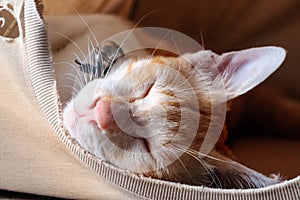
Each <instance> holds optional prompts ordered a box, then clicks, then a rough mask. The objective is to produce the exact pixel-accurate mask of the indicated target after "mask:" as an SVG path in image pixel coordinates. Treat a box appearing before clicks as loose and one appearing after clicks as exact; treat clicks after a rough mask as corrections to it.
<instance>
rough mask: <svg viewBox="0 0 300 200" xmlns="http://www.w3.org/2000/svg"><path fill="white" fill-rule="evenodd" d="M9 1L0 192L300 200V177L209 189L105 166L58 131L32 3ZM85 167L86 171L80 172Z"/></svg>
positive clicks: (1, 42)
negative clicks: (13, 27) (14, 31)
mask: <svg viewBox="0 0 300 200" xmlns="http://www.w3.org/2000/svg"><path fill="white" fill-rule="evenodd" d="M6 2H10V3H11V5H13V7H14V13H15V16H16V18H17V22H18V25H19V30H20V37H18V38H16V39H14V40H11V39H7V38H3V37H1V39H0V47H1V49H0V59H1V63H0V69H1V73H0V80H1V84H0V101H1V104H0V113H1V115H0V127H1V131H0V141H1V146H0V177H1V179H0V188H1V189H6V190H12V191H19V192H28V193H35V194H42V195H50V196H57V197H66V198H76V199H143V198H151V199H255V200H256V199H266V197H268V198H270V199H295V200H297V199H300V177H298V178H295V179H294V180H291V181H287V182H284V183H282V184H278V185H276V186H273V187H269V188H264V189H255V190H214V189H209V188H204V187H191V186H187V185H181V184H176V183H168V182H163V181H159V180H152V179H149V178H144V177H138V176H136V175H133V174H130V173H126V172H123V171H120V170H117V169H114V168H113V167H111V166H108V165H106V164H104V163H102V162H101V161H99V160H97V159H96V158H94V157H93V156H92V155H90V154H88V153H87V152H85V151H84V150H83V149H81V148H80V147H79V146H78V145H77V144H75V143H74V142H73V141H72V140H71V139H69V138H68V136H67V135H66V133H65V132H64V129H63V127H62V126H61V120H60V103H59V100H58V97H57V92H56V83H55V81H54V76H53V68H52V62H51V59H50V58H51V57H50V56H49V51H48V50H49V49H48V40H47V37H46V30H45V27H44V23H43V21H42V20H41V19H40V17H39V15H38V12H37V10H36V6H35V2H34V1H33V0H24V2H25V3H24V20H23V19H19V18H20V16H23V15H21V14H20V13H21V12H22V10H23V9H22V4H23V1H13V0H0V4H1V5H3V4H6ZM86 166H88V167H89V168H88V167H86Z"/></svg>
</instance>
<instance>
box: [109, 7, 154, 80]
mask: <svg viewBox="0 0 300 200" xmlns="http://www.w3.org/2000/svg"><path fill="white" fill-rule="evenodd" d="M157 10H158V9H156V10H153V11H151V12H149V13H148V14H146V15H144V16H143V17H142V18H141V19H140V20H139V21H138V22H137V23H136V24H135V25H134V26H133V28H132V29H131V30H130V31H129V33H128V34H127V35H126V36H125V38H124V39H123V40H122V42H121V44H119V48H118V49H117V50H116V51H115V52H119V51H120V49H122V47H123V45H124V43H125V42H126V41H127V39H128V38H129V36H130V35H131V34H132V33H133V31H134V30H135V29H136V28H137V27H138V25H139V24H140V23H141V22H142V21H143V20H144V19H145V18H146V17H148V16H150V15H152V14H153V13H154V12H157ZM116 57H117V53H115V54H114V57H113V59H112V61H111V63H110V65H109V66H108V70H107V73H106V75H105V77H106V76H107V74H109V72H110V70H111V68H112V65H113V63H114V62H113V61H114V60H115V59H116Z"/></svg>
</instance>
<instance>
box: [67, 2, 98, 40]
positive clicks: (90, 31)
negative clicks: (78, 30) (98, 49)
mask: <svg viewBox="0 0 300 200" xmlns="http://www.w3.org/2000/svg"><path fill="white" fill-rule="evenodd" d="M65 1H66V2H67V3H68V4H69V6H70V7H71V8H72V9H73V11H74V12H75V13H76V14H77V15H78V17H79V18H80V20H81V22H82V23H83V24H84V26H85V27H86V28H87V29H88V31H89V33H90V34H91V35H92V37H93V39H94V40H95V43H96V44H97V45H98V41H97V37H96V36H95V33H94V32H93V30H92V29H91V27H90V26H89V25H88V23H87V22H86V21H85V19H84V18H83V17H82V15H80V13H79V12H78V11H77V10H76V8H75V7H74V6H73V5H72V3H71V2H70V1H69V0H65Z"/></svg>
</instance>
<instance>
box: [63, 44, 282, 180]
mask: <svg viewBox="0 0 300 200" xmlns="http://www.w3.org/2000/svg"><path fill="white" fill-rule="evenodd" d="M275 53H276V54H277V57H275V58H272V59H270V58H269V56H270V54H275ZM284 56H285V52H284V51H283V50H282V49H279V48H276V47H265V48H257V49H249V50H245V51H240V52H232V53H227V54H223V55H221V56H219V55H217V54H215V53H213V52H211V51H204V50H203V51H199V52H197V53H195V54H185V55H183V56H180V57H169V58H167V57H153V58H145V59H139V60H127V61H125V62H123V63H122V64H120V65H119V66H118V67H115V68H114V70H112V71H111V72H110V73H109V74H108V76H107V77H105V78H103V79H96V80H93V81H91V82H90V83H88V84H87V85H86V86H85V87H84V88H82V90H81V91H80V92H79V93H78V94H77V96H76V97H74V98H73V99H72V100H71V101H70V102H69V103H68V105H67V107H66V108H65V109H64V113H63V120H64V125H65V127H66V128H67V130H68V131H69V133H70V135H71V136H72V137H73V138H74V139H76V140H77V142H78V143H79V144H80V145H82V146H83V147H84V148H85V149H87V150H89V151H90V152H91V153H93V154H95V155H96V156H97V157H99V158H100V159H102V160H105V161H107V162H109V163H111V164H113V165H115V166H117V167H119V168H122V169H125V170H129V171H131V172H136V173H143V174H146V175H147V174H148V175H151V176H154V177H158V178H159V177H163V176H165V174H164V173H168V172H167V171H161V169H166V168H168V167H169V166H172V167H175V168H176V169H177V168H178V174H181V172H182V174H184V173H183V171H185V172H186V171H187V170H191V169H194V168H195V167H196V166H195V165H194V164H195V162H193V161H191V159H193V157H194V156H195V155H193V156H190V158H187V156H186V154H187V152H188V154H189V155H190V154H191V153H195V152H197V151H199V149H200V147H201V144H202V141H203V139H204V137H205V136H206V132H207V129H208V127H209V124H210V122H211V120H212V116H211V113H212V111H211V108H212V107H211V106H212V105H221V104H224V103H226V100H228V99H232V98H234V97H236V96H238V95H240V94H243V93H245V92H247V91H248V90H249V89H251V88H253V87H254V86H256V85H257V84H259V83H260V82H261V81H263V80H264V79H265V78H266V77H268V76H269V75H270V73H272V72H273V71H274V70H275V69H276V68H277V67H278V66H279V65H280V64H281V62H282V61H283V58H284ZM266 58H267V59H268V58H269V61H268V60H266ZM261 64H264V65H266V69H264V70H262V69H261V68H260V65H261ZM219 71H220V73H216V72H219ZM247 77H248V78H247ZM245 78H247V79H245ZM224 91H225V92H226V94H224ZM212 96H213V98H212ZM224 96H225V97H226V99H224ZM212 99H213V100H212ZM220 123H221V121H220ZM187 149H189V150H187ZM196 156H197V155H196ZM178 158H179V159H178ZM194 160H196V161H197V162H199V158H196V159H194ZM182 162H184V163H182ZM189 165H191V166H189ZM196 165H197V163H196ZM178 166H179V167H178ZM172 167H171V168H172ZM205 167H207V166H203V167H202V169H203V168H205ZM171 168H170V169H171ZM199 168H201V167H200V164H199ZM172 169H173V168H172ZM201 173H202V172H201ZM206 173H209V171H207V172H206ZM189 175H190V174H189ZM178 176H179V175H178ZM198 178H199V177H198ZM176 179H180V178H175V180H176Z"/></svg>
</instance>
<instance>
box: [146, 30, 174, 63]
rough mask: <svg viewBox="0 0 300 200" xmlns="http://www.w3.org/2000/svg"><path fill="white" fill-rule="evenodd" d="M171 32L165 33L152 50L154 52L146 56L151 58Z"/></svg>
mask: <svg viewBox="0 0 300 200" xmlns="http://www.w3.org/2000/svg"><path fill="white" fill-rule="evenodd" d="M171 32H172V31H171V30H169V31H168V32H167V33H165V34H164V36H163V37H162V38H161V39H160V40H159V41H158V43H157V45H156V47H155V48H154V50H153V51H152V53H151V55H150V56H148V57H149V58H152V57H153V56H154V55H155V53H156V51H157V50H158V48H159V47H160V45H161V44H162V43H163V42H164V40H166V38H167V36H169V34H170V33H171Z"/></svg>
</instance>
